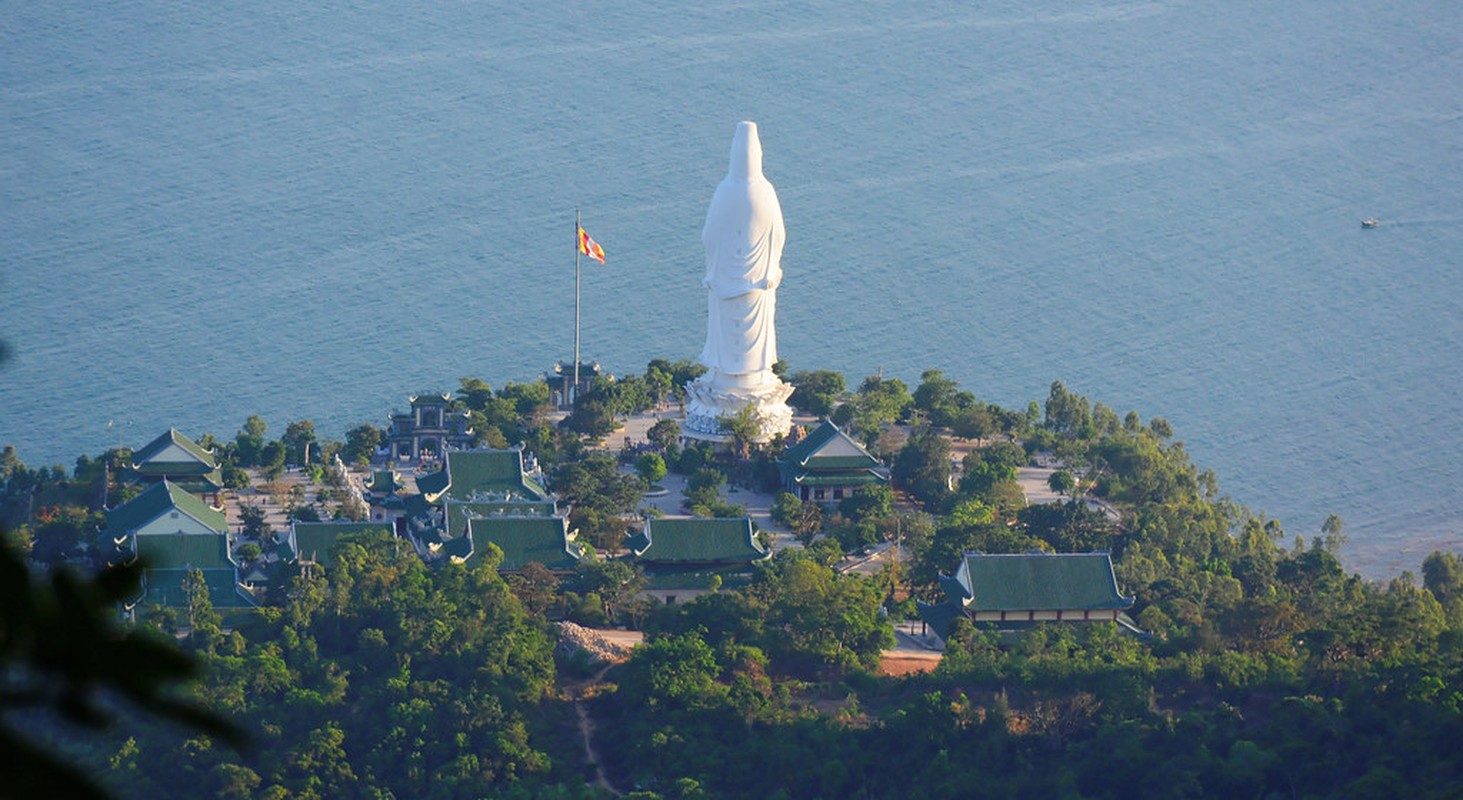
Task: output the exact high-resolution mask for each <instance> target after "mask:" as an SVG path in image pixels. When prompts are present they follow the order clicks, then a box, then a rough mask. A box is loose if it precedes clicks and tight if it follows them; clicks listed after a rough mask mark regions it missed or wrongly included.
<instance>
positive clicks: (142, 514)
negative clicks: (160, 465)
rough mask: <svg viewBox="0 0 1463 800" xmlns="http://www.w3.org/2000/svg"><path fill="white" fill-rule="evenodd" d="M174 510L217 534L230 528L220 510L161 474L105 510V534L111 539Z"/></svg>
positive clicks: (118, 537)
mask: <svg viewBox="0 0 1463 800" xmlns="http://www.w3.org/2000/svg"><path fill="white" fill-rule="evenodd" d="M174 510H177V511H181V512H183V513H184V514H187V515H188V516H190V517H192V518H194V519H196V520H198V521H199V522H201V523H203V524H204V525H206V526H208V527H209V528H211V529H213V530H215V531H218V532H219V533H220V534H223V533H226V532H227V531H228V529H229V522H228V518H227V517H225V516H224V513H223V511H221V510H219V509H217V508H214V507H212V506H210V505H209V504H207V503H205V502H203V501H202V500H201V499H199V498H198V497H197V496H195V495H192V494H189V493H188V492H186V491H184V490H183V488H182V487H181V486H178V485H177V484H175V483H173V482H172V481H170V480H167V479H166V478H164V479H163V480H162V481H161V482H159V483H156V484H153V485H152V486H149V487H148V488H147V490H146V491H144V492H143V493H142V494H139V495H137V496H136V497H134V498H132V499H131V500H129V501H127V502H126V503H123V504H122V505H120V506H118V507H116V508H114V509H112V510H111V511H108V512H107V534H108V535H109V536H111V537H112V538H113V539H120V538H122V537H123V536H125V535H127V534H129V533H131V532H132V531H135V530H137V529H138V528H141V527H143V526H144V525H146V524H147V523H149V522H152V521H153V520H155V519H157V518H158V517H160V516H162V515H163V514H166V513H169V512H171V511H174Z"/></svg>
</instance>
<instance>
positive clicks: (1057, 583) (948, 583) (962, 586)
mask: <svg viewBox="0 0 1463 800" xmlns="http://www.w3.org/2000/svg"><path fill="white" fill-rule="evenodd" d="M941 585H942V588H944V589H945V591H946V594H947V596H949V598H950V599H951V600H952V601H955V602H957V603H959V604H960V605H961V606H963V607H964V608H965V609H966V610H967V611H1052V610H1068V609H1071V610H1082V609H1090V610H1098V609H1124V608H1129V607H1131V606H1132V605H1133V598H1131V597H1124V596H1123V595H1122V593H1121V592H1120V591H1119V590H1118V582H1117V577H1116V576H1115V575H1114V574H1113V568H1112V558H1111V557H1110V556H1109V555H1108V554H1107V553H1022V554H1002V555H987V554H984V553H966V554H965V558H964V560H963V561H962V562H961V564H960V568H959V569H958V570H957V571H956V573H955V575H953V576H951V577H950V578H948V579H944V580H942V581H941Z"/></svg>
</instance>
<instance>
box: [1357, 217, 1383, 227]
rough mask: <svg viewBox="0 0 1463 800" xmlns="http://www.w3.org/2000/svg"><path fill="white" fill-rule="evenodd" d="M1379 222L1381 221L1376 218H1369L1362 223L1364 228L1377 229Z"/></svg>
mask: <svg viewBox="0 0 1463 800" xmlns="http://www.w3.org/2000/svg"><path fill="white" fill-rule="evenodd" d="M1379 222H1381V220H1379V219H1377V218H1376V217H1367V218H1366V219H1364V220H1362V221H1361V226H1362V227H1363V228H1375V227H1377V223H1379Z"/></svg>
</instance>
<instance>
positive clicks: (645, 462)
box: [635, 453, 666, 485]
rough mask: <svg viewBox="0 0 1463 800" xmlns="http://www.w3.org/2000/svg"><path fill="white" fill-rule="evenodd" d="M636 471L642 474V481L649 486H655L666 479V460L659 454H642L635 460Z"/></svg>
mask: <svg viewBox="0 0 1463 800" xmlns="http://www.w3.org/2000/svg"><path fill="white" fill-rule="evenodd" d="M635 471H636V472H638V473H640V478H641V480H643V481H645V483H646V484H647V485H653V484H654V483H655V482H656V481H658V480H660V479H661V478H664V477H665V474H666V466H665V459H664V458H661V456H660V454H659V453H642V454H640V457H639V458H637V459H635Z"/></svg>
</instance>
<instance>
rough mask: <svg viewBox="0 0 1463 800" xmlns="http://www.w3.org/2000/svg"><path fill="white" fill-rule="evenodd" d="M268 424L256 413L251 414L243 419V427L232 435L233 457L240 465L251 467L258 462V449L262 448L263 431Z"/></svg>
mask: <svg viewBox="0 0 1463 800" xmlns="http://www.w3.org/2000/svg"><path fill="white" fill-rule="evenodd" d="M268 429H269V426H268V425H267V424H266V423H265V422H264V418H263V417H261V416H259V415H258V414H251V415H250V416H249V419H247V420H245V421H244V427H243V428H242V429H241V430H240V431H239V434H238V435H237V436H235V437H234V459H235V460H236V461H238V463H239V465H240V466H244V467H253V466H257V465H258V464H259V451H260V450H262V449H263V448H264V432H265V431H266V430H268Z"/></svg>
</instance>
